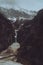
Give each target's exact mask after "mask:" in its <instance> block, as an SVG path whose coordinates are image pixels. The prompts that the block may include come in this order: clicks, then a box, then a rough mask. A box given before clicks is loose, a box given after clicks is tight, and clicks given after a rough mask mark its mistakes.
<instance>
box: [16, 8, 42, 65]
mask: <svg viewBox="0 0 43 65" xmlns="http://www.w3.org/2000/svg"><path fill="white" fill-rule="evenodd" d="M18 42H19V43H20V46H21V47H20V48H19V49H18V54H17V59H18V60H17V61H18V62H21V63H23V64H24V65H43V9H42V10H40V11H39V12H38V13H37V15H36V16H35V17H34V19H33V20H30V21H29V20H28V21H27V20H26V21H25V23H24V25H23V26H22V27H21V29H20V30H19V31H18Z"/></svg>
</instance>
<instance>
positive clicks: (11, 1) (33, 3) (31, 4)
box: [0, 0, 43, 10]
mask: <svg viewBox="0 0 43 65" xmlns="http://www.w3.org/2000/svg"><path fill="white" fill-rule="evenodd" d="M0 6H2V7H6V8H24V9H27V10H39V9H42V8H43V0H0Z"/></svg>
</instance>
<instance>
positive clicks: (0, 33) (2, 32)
mask: <svg viewBox="0 0 43 65" xmlns="http://www.w3.org/2000/svg"><path fill="white" fill-rule="evenodd" d="M13 40H14V32H13V27H12V24H11V22H10V20H8V19H7V18H6V17H5V16H4V15H3V14H1V13H0V52H1V51H3V50H5V49H7V48H8V46H9V45H11V44H12V43H13Z"/></svg>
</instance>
